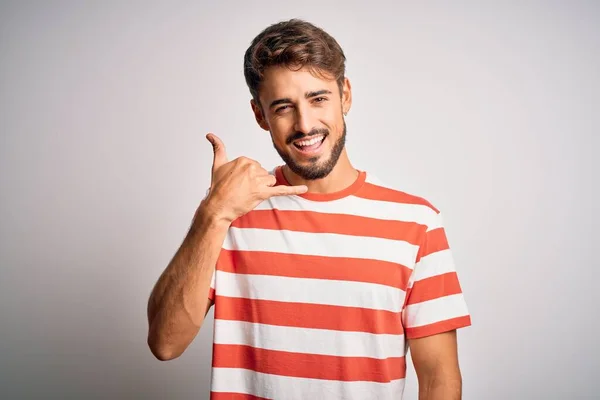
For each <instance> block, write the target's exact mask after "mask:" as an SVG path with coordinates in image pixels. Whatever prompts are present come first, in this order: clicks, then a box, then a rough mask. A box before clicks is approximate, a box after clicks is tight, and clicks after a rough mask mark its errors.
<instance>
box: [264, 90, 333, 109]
mask: <svg viewBox="0 0 600 400" xmlns="http://www.w3.org/2000/svg"><path fill="white" fill-rule="evenodd" d="M323 94H331V90H327V89H322V90H317V91H313V92H306V93H304V98H305V99H310V98H311V97H317V96H321V95H323ZM291 102H292V100H291V99H290V98H289V97H286V98H283V99H277V100H273V101H272V102H271V104H270V105H269V108H273V107H275V106H277V105H279V104H283V103H291Z"/></svg>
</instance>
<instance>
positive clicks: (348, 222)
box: [231, 209, 425, 245]
mask: <svg viewBox="0 0 600 400" xmlns="http://www.w3.org/2000/svg"><path fill="white" fill-rule="evenodd" d="M231 226H233V227H236V228H258V229H273V230H289V231H297V232H310V233H337V234H341V235H353V236H365V237H377V238H384V239H392V240H402V241H405V242H408V243H411V244H414V245H417V244H418V243H419V240H418V239H419V236H420V235H421V234H422V232H423V230H424V228H425V226H424V225H420V224H418V223H416V222H406V221H393V220H382V219H375V218H367V217H361V216H357V215H346V214H327V213H317V212H313V211H290V210H276V209H273V210H253V211H250V212H249V213H247V214H245V215H244V216H242V217H240V218H238V219H236V220H235V221H233V223H232V224H231Z"/></svg>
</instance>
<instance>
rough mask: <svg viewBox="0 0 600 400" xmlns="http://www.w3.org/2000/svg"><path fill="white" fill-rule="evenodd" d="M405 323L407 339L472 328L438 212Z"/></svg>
mask: <svg viewBox="0 0 600 400" xmlns="http://www.w3.org/2000/svg"><path fill="white" fill-rule="evenodd" d="M402 322H403V324H404V331H405V335H406V338H407V339H415V338H420V337H424V336H430V335H435V334H438V333H442V332H447V331H451V330H454V329H458V328H462V327H466V326H469V325H471V316H470V314H469V311H468V309H467V305H466V302H465V299H464V296H463V292H462V289H461V286H460V283H459V280H458V274H457V272H456V268H455V265H454V259H453V256H452V252H451V249H450V246H449V244H448V239H447V237H446V232H445V230H444V225H443V223H442V216H441V214H440V213H439V212H438V211H437V210H436V211H435V214H434V215H433V216H432V218H431V221H430V223H429V224H428V226H427V227H426V228H425V229H424V232H423V234H422V235H421V239H420V243H419V250H418V254H417V258H416V262H415V266H414V269H413V272H412V275H411V277H410V280H409V284H408V289H407V294H406V301H405V305H404V308H403V311H402Z"/></svg>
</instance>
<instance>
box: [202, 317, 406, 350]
mask: <svg viewBox="0 0 600 400" xmlns="http://www.w3.org/2000/svg"><path fill="white" fill-rule="evenodd" d="M214 329H215V335H214V336H215V343H217V344H233V345H245V346H252V347H256V348H261V349H265V350H278V351H288V352H292V353H304V354H321V355H328V356H340V357H370V358H377V359H385V358H388V357H404V356H405V354H404V335H389V334H372V333H365V332H345V331H334V330H329V329H309V328H296V327H289V326H276V325H266V324H258V323H252V322H243V321H229V320H221V319H215V325H214Z"/></svg>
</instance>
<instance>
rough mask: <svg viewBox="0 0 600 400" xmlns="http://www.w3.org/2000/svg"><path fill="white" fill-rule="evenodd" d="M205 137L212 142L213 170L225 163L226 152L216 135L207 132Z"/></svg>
mask: <svg viewBox="0 0 600 400" xmlns="http://www.w3.org/2000/svg"><path fill="white" fill-rule="evenodd" d="M206 139H208V141H209V142H210V144H212V147H213V153H214V159H213V172H214V171H215V170H216V169H217V168H219V167H220V166H221V165H223V164H225V163H227V153H226V152H225V145H224V144H223V142H222V141H221V139H219V138H218V136H217V135H215V134H213V133H209V134H208V135H206Z"/></svg>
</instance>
